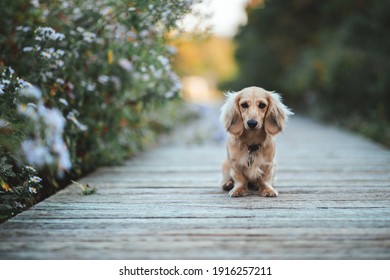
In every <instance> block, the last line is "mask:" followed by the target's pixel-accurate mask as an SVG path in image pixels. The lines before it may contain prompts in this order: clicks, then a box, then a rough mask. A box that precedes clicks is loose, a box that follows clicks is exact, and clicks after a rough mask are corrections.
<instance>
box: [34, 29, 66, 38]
mask: <svg viewBox="0 0 390 280" xmlns="http://www.w3.org/2000/svg"><path fill="white" fill-rule="evenodd" d="M35 32H36V33H39V35H40V36H35V40H36V41H42V40H43V39H49V40H53V41H57V40H58V41H62V40H64V39H65V35H64V34H62V33H59V32H56V31H55V30H54V29H53V28H51V27H38V28H37V29H36V31H35Z"/></svg>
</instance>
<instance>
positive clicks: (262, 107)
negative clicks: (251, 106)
mask: <svg viewBox="0 0 390 280" xmlns="http://www.w3.org/2000/svg"><path fill="white" fill-rule="evenodd" d="M266 106H267V104H265V103H263V102H260V104H259V108H260V109H264V108H265V107H266Z"/></svg>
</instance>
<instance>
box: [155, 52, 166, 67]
mask: <svg viewBox="0 0 390 280" xmlns="http://www.w3.org/2000/svg"><path fill="white" fill-rule="evenodd" d="M157 59H158V60H159V61H160V62H161V64H162V65H164V66H165V67H167V66H168V65H169V59H168V58H166V57H164V56H162V55H159V56H158V57H157Z"/></svg>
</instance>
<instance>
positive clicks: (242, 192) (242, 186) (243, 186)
mask: <svg viewBox="0 0 390 280" xmlns="http://www.w3.org/2000/svg"><path fill="white" fill-rule="evenodd" d="M231 176H232V178H233V181H234V188H233V189H232V190H231V191H230V192H229V196H230V197H239V196H247V195H249V191H248V179H247V178H246V177H245V176H244V174H242V173H241V172H239V171H236V170H234V169H232V170H231Z"/></svg>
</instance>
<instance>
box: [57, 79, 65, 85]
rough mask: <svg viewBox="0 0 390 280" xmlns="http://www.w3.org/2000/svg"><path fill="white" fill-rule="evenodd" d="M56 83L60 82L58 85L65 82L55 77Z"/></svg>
mask: <svg viewBox="0 0 390 280" xmlns="http://www.w3.org/2000/svg"><path fill="white" fill-rule="evenodd" d="M56 83H57V84H60V85H63V84H65V81H64V80H63V79H61V78H57V79H56Z"/></svg>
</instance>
